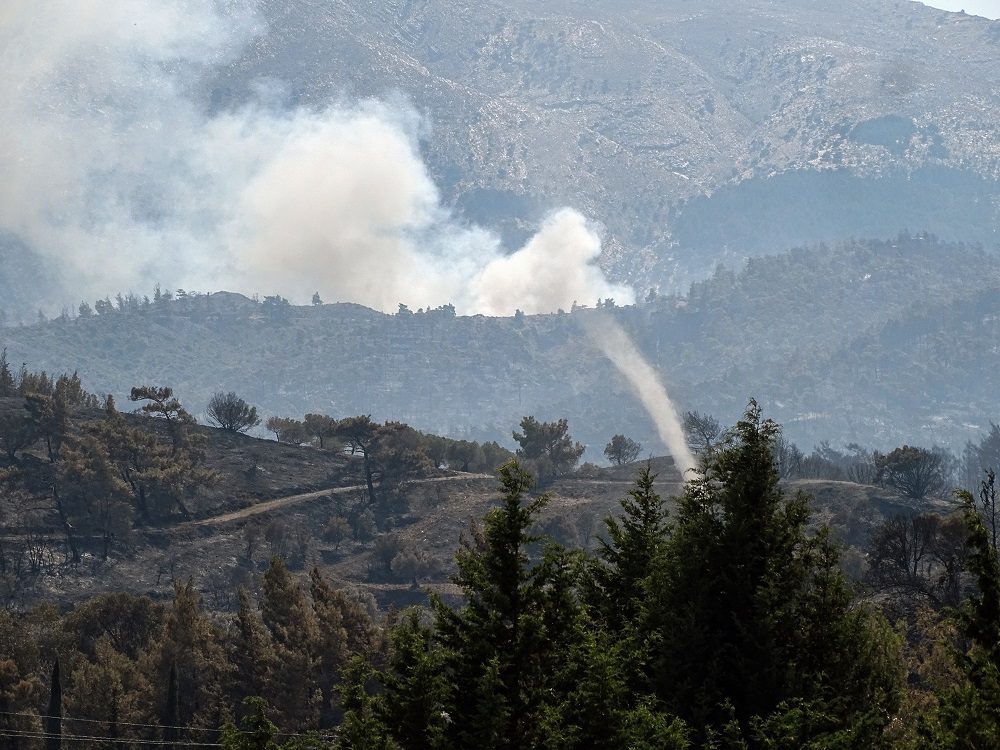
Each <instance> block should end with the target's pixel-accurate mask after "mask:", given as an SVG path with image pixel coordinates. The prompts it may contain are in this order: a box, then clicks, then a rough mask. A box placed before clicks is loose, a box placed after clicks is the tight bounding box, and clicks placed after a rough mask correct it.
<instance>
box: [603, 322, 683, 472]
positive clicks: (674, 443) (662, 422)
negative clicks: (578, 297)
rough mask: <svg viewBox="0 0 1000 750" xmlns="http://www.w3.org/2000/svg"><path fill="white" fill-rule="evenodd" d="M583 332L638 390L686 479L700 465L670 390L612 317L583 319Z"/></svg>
mask: <svg viewBox="0 0 1000 750" xmlns="http://www.w3.org/2000/svg"><path fill="white" fill-rule="evenodd" d="M583 328H584V330H585V331H586V332H587V335H589V336H590V338H591V340H593V342H594V344H596V345H597V348H598V349H600V350H601V352H602V353H603V354H604V356H605V357H607V358H608V359H609V360H611V362H612V364H614V366H615V367H616V368H617V369H618V372H620V373H621V374H622V375H624V376H625V378H626V379H627V380H628V382H629V383H630V384H631V386H632V388H634V389H635V392H636V395H637V396H638V397H639V400H640V401H641V402H642V405H643V407H644V408H645V409H646V412H647V413H648V414H649V416H650V417H651V418H652V420H653V423H654V424H655V425H656V431H657V432H658V433H659V435H660V439H661V440H662V441H663V442H664V444H665V445H666V446H667V449H668V450H669V451H670V455H671V456H673V459H674V463H675V464H676V465H677V468H678V469H679V470H680V472H681V476H684V477H686V476H687V473H688V471H695V470H696V466H697V464H696V462H695V460H694V456H693V455H692V454H691V450H690V449H689V448H688V445H687V440H686V439H685V438H684V430H683V429H682V428H681V420H680V418H679V417H678V415H677V409H676V408H674V404H673V402H672V401H671V400H670V397H669V396H668V395H667V389H666V388H665V387H664V386H663V383H661V382H660V379H659V377H657V374H656V371H655V370H654V369H653V368H652V366H651V365H650V364H649V363H648V362H647V361H646V359H645V358H644V357H643V356H642V354H641V353H640V352H639V349H638V348H637V347H636V345H635V343H634V342H633V341H632V339H631V338H630V337H629V335H628V334H627V333H626V332H625V329H623V328H622V327H621V326H620V325H618V322H617V321H616V320H614V319H613V318H611V317H610V316H608V315H603V314H597V313H593V314H588V315H587V317H586V318H584V319H583Z"/></svg>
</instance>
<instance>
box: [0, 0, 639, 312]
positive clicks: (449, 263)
mask: <svg viewBox="0 0 1000 750" xmlns="http://www.w3.org/2000/svg"><path fill="white" fill-rule="evenodd" d="M220 8H221V6H213V5H212V4H210V3H205V2H184V1H183V0H176V1H175V2H169V1H166V0H105V1H104V2H102V3H100V4H96V5H92V6H91V5H88V4H70V5H67V4H65V3H60V2H56V0H7V1H6V2H5V3H3V5H2V6H0V61H2V62H3V64H4V71H5V75H4V76H3V78H2V79H0V174H2V175H3V179H2V180H0V230H7V231H9V232H11V233H13V234H15V235H17V236H19V237H20V238H21V239H22V240H24V241H25V242H26V243H27V244H28V245H29V246H31V247H32V248H34V249H35V250H36V251H37V252H39V253H41V254H43V255H44V256H46V257H48V258H50V259H52V260H53V261H54V264H53V265H55V266H56V267H58V268H60V269H61V270H62V271H63V273H64V276H65V278H66V279H71V280H72V288H73V290H74V293H75V294H76V295H77V297H78V298H82V297H89V298H94V297H97V296H104V295H105V294H109V293H112V294H113V293H114V292H116V291H119V290H125V289H129V288H132V289H136V290H141V289H148V288H149V287H150V286H151V285H152V283H153V282H154V281H164V282H166V283H168V284H170V285H177V286H184V287H186V288H188V289H199V290H207V289H213V288H215V289H218V288H229V289H234V288H235V289H237V290H240V291H244V292H254V291H259V292H263V293H275V292H277V293H281V294H284V295H286V296H289V297H291V298H292V299H293V300H295V301H304V300H306V299H308V297H309V295H311V294H312V292H314V291H320V292H321V294H322V296H323V297H325V298H326V299H327V300H335V299H340V300H351V301H356V302H361V303H364V304H368V305H371V306H373V307H377V308H380V309H385V310H394V309H395V307H396V304H397V303H400V302H403V303H407V304H410V305H411V306H417V305H419V306H423V305H428V304H434V305H437V304H443V303H445V302H452V303H453V304H455V305H456V307H457V308H458V309H459V311H460V312H483V313H487V314H510V313H512V312H513V311H514V309H515V308H520V309H522V310H524V311H525V312H544V311H549V310H555V309H556V308H560V307H562V308H568V307H569V306H570V305H572V303H573V302H574V301H580V302H581V303H592V302H593V301H594V300H596V299H598V298H601V297H614V298H616V299H617V300H619V301H622V302H630V301H632V293H631V290H629V289H627V288H624V287H621V286H616V285H614V284H611V283H609V282H608V281H607V280H606V279H605V278H604V276H603V274H602V273H601V272H600V270H599V269H598V267H597V266H596V265H595V260H596V259H597V257H598V255H599V254H600V249H601V244H600V237H599V234H598V232H597V230H596V229H595V227H593V226H591V225H589V224H588V222H587V221H586V220H585V219H584V217H583V216H581V215H580V214H579V213H577V212H575V211H573V210H570V209H562V210H558V211H556V212H554V213H553V214H551V215H550V217H549V218H548V219H547V220H546V221H545V222H544V223H543V225H542V227H540V229H539V232H538V234H537V235H536V236H535V237H534V238H532V239H531V240H530V241H529V242H528V243H527V244H526V245H525V246H524V247H523V248H521V249H519V250H517V251H516V252H514V253H512V254H509V255H507V254H505V252H504V249H503V248H502V247H501V245H500V242H499V240H498V238H497V237H496V235H495V234H494V233H491V232H489V231H488V230H486V229H483V228H480V227H476V226H468V225H464V224H462V223H461V222H459V221H457V220H456V219H455V217H454V216H452V215H451V214H450V213H449V212H448V211H447V210H446V209H445V208H444V207H443V206H442V203H441V200H440V197H439V194H438V191H437V189H436V187H435V185H434V183H433V180H432V179H431V178H430V175H429V173H428V171H427V168H426V166H425V165H424V163H423V161H422V159H421V157H420V151H419V134H420V131H421V129H422V122H421V118H420V117H419V116H418V115H417V114H415V113H414V112H413V110H412V109H411V108H408V107H406V106H390V105H388V104H386V103H384V102H375V101H363V102H353V103H350V104H348V103H344V102H332V103H329V104H328V105H327V106H325V107H323V108H318V109H317V108H295V109H291V110H288V109H283V108H281V107H276V106H273V105H271V104H270V103H269V101H268V97H267V96H265V95H262V96H261V98H260V100H259V101H254V102H248V103H244V104H243V105H242V106H240V107H239V108H236V109H230V110H227V111H222V112H218V111H212V110H211V109H210V108H209V107H208V106H207V104H206V103H205V97H204V92H203V87H204V81H205V80H206V79H207V78H210V77H211V73H212V70H213V69H214V67H215V66H218V65H220V64H223V63H225V62H227V61H229V60H231V59H233V58H234V57H235V56H236V55H237V54H238V53H239V51H240V50H241V49H242V48H243V46H244V45H246V44H247V43H249V42H250V41H251V40H253V39H254V38H255V37H256V36H257V35H259V34H260V33H261V31H262V30H261V29H260V28H258V27H257V26H255V25H254V23H255V22H254V18H255V16H254V14H253V12H252V10H253V7H252V2H251V0H243V2H241V1H240V0H232V1H231V2H229V3H228V4H227V5H226V9H225V10H221V9H220ZM262 90H263V87H262ZM430 114H431V115H433V113H430Z"/></svg>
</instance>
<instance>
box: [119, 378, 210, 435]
mask: <svg viewBox="0 0 1000 750" xmlns="http://www.w3.org/2000/svg"><path fill="white" fill-rule="evenodd" d="M129 400H130V401H145V402H146V403H144V404H143V405H142V406H140V407H139V409H138V411H139V412H140V413H141V414H145V415H146V416H149V417H157V418H160V419H163V420H165V421H166V423H167V432H168V434H169V435H170V440H171V442H172V443H173V446H174V450H175V451H176V450H180V449H182V448H184V447H186V446H187V445H188V442H187V428H188V426H190V425H192V424H195V419H194V417H192V416H191V415H190V414H189V413H188V412H187V410H186V409H184V407H183V406H181V403H180V401H178V400H177V399H176V398H175V397H174V390H173V388H170V387H167V386H154V385H145V386H136V387H135V388H133V389H132V390H131V391H130V393H129Z"/></svg>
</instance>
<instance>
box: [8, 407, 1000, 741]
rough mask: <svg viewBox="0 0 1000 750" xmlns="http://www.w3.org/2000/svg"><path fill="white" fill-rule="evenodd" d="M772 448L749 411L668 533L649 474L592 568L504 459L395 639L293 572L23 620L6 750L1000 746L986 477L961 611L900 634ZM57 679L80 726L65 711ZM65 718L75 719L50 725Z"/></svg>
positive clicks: (912, 624) (972, 505)
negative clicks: (206, 605) (485, 498)
mask: <svg viewBox="0 0 1000 750" xmlns="http://www.w3.org/2000/svg"><path fill="white" fill-rule="evenodd" d="M778 437H779V431H778V428H777V426H776V425H775V424H774V423H773V422H771V421H769V420H765V419H763V418H762V415H761V413H760V410H759V409H758V408H757V407H756V405H755V404H751V407H750V408H749V409H748V411H747V413H746V415H745V416H744V418H743V419H742V420H741V421H740V422H738V423H737V425H736V426H735V427H734V428H733V429H732V430H729V431H726V432H725V433H723V434H722V435H721V437H720V439H719V440H718V442H717V444H716V445H715V447H714V449H713V450H712V451H711V452H710V453H708V454H706V456H705V457H704V466H703V473H702V474H701V475H700V476H698V477H697V478H694V479H692V480H691V481H689V482H688V483H687V484H686V486H685V488H684V491H683V493H682V494H681V496H680V497H678V498H676V499H675V500H676V502H675V510H674V511H673V512H672V514H668V510H667V503H666V501H665V500H664V499H663V498H661V497H660V496H659V495H657V493H656V492H655V491H654V477H653V476H652V475H651V473H650V471H649V469H648V468H647V469H646V470H644V471H642V472H641V473H640V475H639V477H638V479H637V481H636V483H635V485H634V487H633V489H632V490H631V492H630V493H629V495H628V497H627V498H625V499H624V500H623V501H622V503H621V505H622V513H621V514H620V516H619V517H618V518H609V519H608V520H607V521H606V522H605V523H606V533H605V535H604V538H603V540H602V542H601V544H600V545H599V548H598V550H597V551H596V553H594V554H591V555H588V554H586V553H584V552H582V551H580V550H574V549H568V548H566V547H564V546H562V545H559V544H557V543H555V542H553V541H551V540H548V539H545V538H543V537H540V536H537V535H536V533H535V531H534V530H535V529H536V528H537V519H538V514H539V512H540V511H541V510H542V508H543V507H544V506H545V504H546V498H545V496H540V497H539V496H534V495H532V494H531V489H532V478H531V476H530V475H529V474H527V473H526V472H525V471H524V470H523V469H522V468H521V466H520V465H518V464H517V463H515V462H510V463H508V464H506V465H505V466H504V467H502V468H501V469H500V472H499V473H500V480H501V486H502V492H503V497H502V499H501V501H500V503H499V505H498V506H497V507H496V508H495V509H494V510H493V511H491V512H490V513H489V514H488V515H487V517H486V519H485V521H484V523H483V524H482V526H480V527H476V528H474V529H473V531H472V532H471V533H470V535H469V537H468V538H467V539H465V541H464V542H463V544H462V547H461V548H460V550H459V551H458V553H457V558H456V560H457V567H458V573H457V575H456V577H455V581H456V583H458V584H459V585H460V586H461V588H462V590H463V592H464V603H463V604H462V605H461V606H460V607H458V608H452V607H450V606H447V605H446V604H445V603H444V602H443V601H441V600H439V599H436V598H433V597H432V601H431V606H430V608H429V609H423V610H421V609H413V610H408V611H406V612H404V613H402V614H396V613H389V614H388V615H387V616H386V617H385V619H384V620H382V621H381V622H380V621H378V620H377V618H375V617H373V610H372V608H371V607H366V606H365V605H364V603H363V601H362V600H360V599H359V598H357V597H355V596H352V595H351V594H349V593H347V592H344V591H338V590H337V589H336V588H335V587H333V586H332V585H331V583H330V582H329V581H327V580H325V579H324V578H323V577H322V576H321V575H320V574H319V573H318V572H317V571H315V570H314V571H313V572H312V573H311V574H310V575H309V577H308V580H307V581H299V580H296V579H295V578H294V577H293V576H292V575H291V574H290V573H289V572H288V570H287V568H286V567H285V565H284V564H283V563H282V561H281V560H280V559H274V560H272V562H271V564H270V566H269V567H268V569H267V571H266V573H264V575H263V576H262V578H261V579H260V581H259V591H258V593H257V596H256V598H255V597H254V595H253V594H252V593H251V591H250V590H248V589H245V588H244V589H240V590H239V592H238V597H237V598H238V601H239V609H238V611H237V612H236V614H234V615H231V616H226V617H223V616H218V615H217V616H212V615H209V614H207V613H206V612H205V611H204V609H203V607H202V606H201V602H200V600H199V597H198V595H197V593H196V592H195V591H194V590H193V588H192V586H191V585H190V584H187V585H180V584H179V585H177V586H176V588H175V599H174V602H173V604H172V606H170V607H166V608H163V607H160V606H159V605H157V604H155V603H153V602H150V601H149V600H147V599H144V598H138V597H129V596H126V595H105V596H101V597H98V598H96V599H94V600H91V601H90V602H86V603H83V604H80V605H78V606H77V607H76V608H75V609H74V610H72V611H71V612H69V613H67V614H65V615H59V614H58V613H56V612H55V610H53V608H51V607H40V608H36V609H35V610H33V611H31V612H29V613H27V614H24V615H13V614H4V615H2V616H0V645H2V648H3V651H2V652H0V702H2V704H0V743H6V744H5V745H2V746H5V747H40V746H41V738H42V737H43V736H45V734H46V733H48V734H49V735H52V734H57V733H59V732H61V733H62V734H63V735H64V736H65V737H66V738H67V739H68V738H69V737H71V736H77V737H78V736H82V735H84V733H85V732H86V733H87V734H88V736H90V737H92V738H95V739H94V740H93V742H94V743H95V745H96V744H97V743H98V742H106V743H107V746H109V747H111V746H115V747H121V746H125V747H128V746H129V742H130V741H134V742H138V741H139V740H146V741H156V742H166V743H175V746H183V745H184V744H185V743H192V742H205V743H219V744H221V745H222V746H224V747H229V748H248V749H249V748H264V747H266V748H279V747H283V748H297V747H336V748H343V749H346V748H366V749H367V748H400V749H404V748H405V749H409V748H473V747H474V748H477V749H478V748H484V749H491V748H511V749H513V748H567V749H568V748H623V747H628V748H639V749H643V748H650V749H652V748H695V747H697V748H720V749H721V748H786V747H796V748H817V749H818V748H880V747H881V748H890V747H893V748H945V747H948V748H951V747H963V748H987V747H995V746H996V739H997V737H998V736H1000V680H998V675H1000V670H998V667H1000V562H998V559H997V551H996V528H997V524H996V521H997V515H996V493H995V487H994V483H993V478H992V475H989V476H988V477H987V481H986V482H985V483H984V485H983V487H982V492H981V495H980V500H979V503H978V504H977V503H976V502H975V501H974V500H973V498H972V497H971V496H969V495H968V494H965V495H963V496H962V505H963V515H962V517H961V521H960V522H956V521H952V520H951V519H948V520H947V524H948V525H949V526H950V527H951V528H952V529H953V530H954V533H953V534H952V537H953V541H955V544H954V545H953V546H954V548H955V549H957V550H959V553H958V554H957V556H956V558H955V559H956V560H957V561H958V562H957V565H958V567H959V569H958V570H957V571H955V577H954V581H955V585H956V586H957V595H956V596H955V597H954V600H953V601H954V602H955V603H956V604H957V606H956V607H954V608H951V609H949V608H944V609H940V608H939V609H923V610H921V612H920V614H919V615H918V616H916V617H913V618H911V619H910V620H909V621H908V622H904V623H903V624H902V625H900V626H899V628H894V627H892V626H891V625H890V623H889V622H888V620H887V618H886V617H885V615H884V614H883V613H882V611H881V610H880V608H879V606H878V603H879V602H880V601H881V599H879V598H873V597H870V596H861V595H859V594H860V593H862V592H859V591H857V590H855V589H853V588H852V587H851V586H850V585H849V584H848V582H847V580H846V579H845V576H844V574H843V573H842V571H841V569H840V550H839V548H838V546H837V545H836V544H835V543H834V542H833V541H832V540H831V538H830V535H829V533H828V532H827V531H826V530H825V529H822V528H821V529H819V530H818V531H816V532H815V533H811V532H810V531H809V530H808V528H809V524H810V512H809V507H808V498H807V497H806V496H804V495H803V494H801V493H800V494H796V495H794V496H787V495H785V494H783V492H782V490H781V488H780V486H779V483H780V475H779V472H778V470H777V465H776V462H775V459H774V446H775V444H776V442H777V439H778ZM984 517H985V520H986V523H984ZM886 549H888V550H890V551H891V550H892V549H894V548H893V545H892V544H891V543H889V544H887V547H886ZM889 556H890V557H891V554H890V555H889ZM887 559H888V557H885V558H884V559H883V562H884V561H885V560H887ZM905 560H906V557H905V555H904V557H903V562H904V563H905ZM921 570H922V571H923V570H924V569H923V568H921ZM930 574H931V572H930V571H928V575H930ZM56 659H58V660H59V665H60V670H59V672H58V675H59V678H58V679H59V680H60V683H59V688H60V691H59V692H60V694H61V696H62V701H61V707H59V708H58V709H46V708H44V706H45V705H46V701H47V698H48V696H49V695H50V694H54V691H53V690H52V687H53V684H54V682H55V679H56V678H55V676H54V675H53V673H52V672H50V669H51V665H52V664H53V663H54V661H55V660H56ZM49 705H50V706H51V705H53V702H49ZM50 710H58V711H59V712H60V714H61V716H62V721H61V723H53V720H52V719H46V720H45V723H44V724H43V722H42V717H43V716H49V715H51V714H43V713H42V712H43V711H50ZM43 727H44V728H45V730H44V731H43ZM220 727H224V729H222V730H221V731H220V730H219V728H220Z"/></svg>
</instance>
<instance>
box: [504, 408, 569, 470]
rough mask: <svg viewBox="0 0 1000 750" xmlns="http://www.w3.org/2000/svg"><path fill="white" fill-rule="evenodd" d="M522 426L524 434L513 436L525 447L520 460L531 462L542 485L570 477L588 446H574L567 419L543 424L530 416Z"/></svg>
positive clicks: (520, 452)
mask: <svg viewBox="0 0 1000 750" xmlns="http://www.w3.org/2000/svg"><path fill="white" fill-rule="evenodd" d="M520 426H521V432H515V433H513V435H514V440H515V441H516V442H517V443H518V445H520V446H521V447H520V448H519V449H518V451H517V456H518V458H522V459H524V460H526V461H528V462H529V466H530V467H531V468H532V469H534V471H535V473H536V474H537V476H538V480H539V481H540V482H545V481H548V480H550V479H553V478H554V477H559V476H563V475H565V474H568V473H569V472H570V471H572V470H573V467H574V466H576V462H577V461H579V460H580V456H582V455H583V452H584V450H586V446H584V445H581V444H580V443H574V442H573V438H571V437H570V435H569V423H568V422H567V421H566V420H565V419H560V420H559V421H557V422H539V421H538V420H537V419H535V418H534V417H530V416H529V417H524V418H523V419H522V420H521V425H520Z"/></svg>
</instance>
